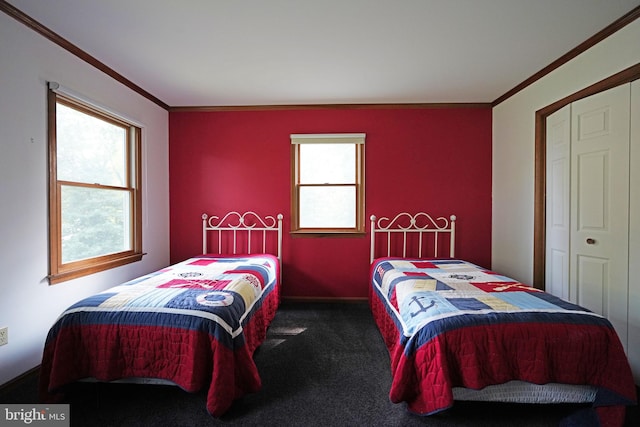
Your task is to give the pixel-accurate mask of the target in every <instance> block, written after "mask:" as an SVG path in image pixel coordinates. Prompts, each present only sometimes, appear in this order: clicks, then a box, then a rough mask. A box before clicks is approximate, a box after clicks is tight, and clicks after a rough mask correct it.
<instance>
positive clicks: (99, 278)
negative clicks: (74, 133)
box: [0, 13, 169, 385]
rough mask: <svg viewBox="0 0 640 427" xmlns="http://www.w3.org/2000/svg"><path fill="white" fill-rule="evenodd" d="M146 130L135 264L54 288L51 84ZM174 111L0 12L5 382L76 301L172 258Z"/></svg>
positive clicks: (35, 360) (0, 285)
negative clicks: (51, 268)
mask: <svg viewBox="0 0 640 427" xmlns="http://www.w3.org/2000/svg"><path fill="white" fill-rule="evenodd" d="M47 81H56V82H58V83H60V84H61V85H63V86H65V87H67V88H69V89H72V90H74V91H75V92H78V93H81V94H83V95H84V96H86V97H87V98H89V99H92V100H94V101H96V102H97V103H98V104H100V105H102V106H106V107H109V108H111V109H112V110H114V111H118V112H120V113H122V114H123V115H124V116H126V117H130V118H131V119H133V120H135V121H136V122H138V123H140V124H142V125H143V126H144V128H143V156H144V157H143V163H144V165H143V209H144V210H143V250H144V251H145V252H147V255H146V256H144V257H143V260H142V261H140V262H137V263H133V264H129V265H126V266H123V267H119V268H116V269H113V270H110V271H106V272H102V273H98V274H95V275H92V276H88V277H84V278H81V279H78V280H72V281H68V282H64V283H61V284H57V285H54V286H50V285H49V284H48V282H47V280H46V279H45V276H46V275H47V274H48V246H47V245H48V243H47V236H48V228H47V207H48V204H47V167H48V165H47V138H46V136H47V128H46V124H47V115H46V105H47V104H46V96H47V90H46V82H47ZM168 141H169V135H168V112H167V111H166V110H164V109H162V108H161V107H159V106H157V105H156V104H154V103H152V102H151V101H149V100H147V99H146V98H144V97H142V96H141V95H139V94H137V93H135V92H133V91H131V90H130V89H128V88H127V87H126V86H124V85H122V84H120V83H118V82H117V81H115V80H113V79H112V78H110V77H108V76H107V75H105V74H104V73H102V72H100V71H98V70H97V69H95V68H93V67H91V66H90V65H88V64H87V63H85V62H83V61H81V60H80V59H78V58H76V57H75V56H73V55H72V54H70V53H68V52H67V51H65V50H63V49H62V48H60V47H59V46H57V45H55V44H54V43H52V42H50V41H49V40H47V39H45V38H44V37H42V36H40V35H38V34H37V33H36V32H34V31H33V30H30V29H29V28H27V27H26V26H24V25H23V24H21V23H19V22H18V21H16V20H14V19H13V18H11V17H9V16H7V15H5V14H4V13H0V277H1V279H0V327H4V326H8V327H9V344H8V345H5V346H2V347H0V385H2V384H4V383H6V382H8V381H10V380H12V379H13V378H15V377H17V376H19V375H21V374H22V373H24V372H26V371H28V370H30V369H32V368H34V367H35V366H37V365H39V364H40V361H41V357H42V349H43V345H44V340H45V337H46V334H47V332H48V329H49V327H50V326H51V325H52V323H53V322H54V321H55V319H56V318H57V316H58V315H59V314H60V313H61V312H62V311H63V310H64V309H65V308H66V307H68V306H69V305H71V304H72V303H74V302H75V301H76V300H78V299H80V298H82V297H85V296H87V295H89V294H92V293H95V292H97V291H101V290H103V289H106V288H107V287H110V286H113V285H116V284H118V283H120V282H123V281H126V280H129V279H130V278H133V277H135V276H138V275H141V274H144V273H148V272H151V271H153V270H156V269H158V268H160V267H163V266H165V265H167V264H168V262H169V161H168V151H169V150H168Z"/></svg>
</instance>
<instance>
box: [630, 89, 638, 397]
mask: <svg viewBox="0 0 640 427" xmlns="http://www.w3.org/2000/svg"><path fill="white" fill-rule="evenodd" d="M629 157H630V160H631V165H632V166H631V168H630V169H631V170H630V173H631V180H630V182H631V191H630V199H629V201H630V205H631V206H630V207H629V219H630V227H629V228H630V233H629V331H628V335H629V345H628V351H627V356H628V358H629V363H630V364H631V369H632V370H633V375H634V379H635V382H636V384H640V80H636V81H635V82H633V83H632V84H631V153H630V156H629Z"/></svg>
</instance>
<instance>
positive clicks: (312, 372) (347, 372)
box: [0, 302, 640, 427]
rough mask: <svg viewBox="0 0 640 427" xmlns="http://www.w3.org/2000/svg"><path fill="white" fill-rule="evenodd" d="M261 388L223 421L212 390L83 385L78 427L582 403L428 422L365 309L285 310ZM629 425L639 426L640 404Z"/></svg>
mask: <svg viewBox="0 0 640 427" xmlns="http://www.w3.org/2000/svg"><path fill="white" fill-rule="evenodd" d="M255 361H256V364H257V365H258V369H259V371H260V375H261V378H262V383H263V386H262V389H261V390H260V391H259V392H258V393H254V394H251V395H248V396H245V397H243V398H242V399H240V400H238V401H236V403H235V404H234V405H233V407H232V408H231V410H230V411H229V412H227V413H226V414H225V415H224V416H223V417H221V418H219V419H215V418H212V417H211V416H210V415H209V414H208V413H207V411H206V408H205V402H206V391H204V390H203V391H201V392H199V393H195V394H191V393H186V392H184V391H182V390H180V389H179V388H177V387H171V386H151V385H125V384H76V385H74V386H73V388H72V392H71V393H70V394H69V402H70V403H71V424H72V426H94V427H99V426H119V427H120V426H209V425H228V426H236V425H237V426H240V425H241V426H423V425H426V426H442V427H453V426H505V427H507V426H508V427H513V426H515V425H517V426H518V427H529V426H557V425H558V424H559V422H560V421H561V420H562V419H563V418H565V417H566V416H567V415H568V414H570V413H572V412H574V411H576V410H577V409H579V407H576V406H571V405H546V406H533V405H512V404H488V403H468V402H458V403H456V404H455V405H454V407H453V408H451V409H449V410H448V411H445V412H443V413H440V414H437V415H434V416H431V417H420V416H416V415H412V414H410V413H409V412H407V410H406V408H405V406H404V405H403V404H393V403H391V402H390V401H389V398H388V394H389V388H390V384H391V374H390V367H389V355H388V353H387V350H386V348H385V346H384V343H383V342H382V338H381V336H380V334H379V332H378V330H377V328H376V326H375V323H374V322H373V318H372V316H371V313H370V311H369V307H368V305H367V304H366V303H364V302H363V303H292V302H289V303H287V302H285V303H283V304H282V305H281V307H280V309H279V310H278V313H277V314H276V318H275V320H274V322H273V323H272V325H271V327H270V328H269V333H268V337H267V340H266V341H265V343H264V344H263V345H262V346H261V347H260V348H259V349H258V351H257V352H256V354H255ZM36 385H37V379H36V378H33V377H32V378H27V379H25V380H24V381H21V382H20V384H16V385H14V386H12V387H9V388H7V390H4V392H2V393H0V402H2V403H36V402H37V400H36V399H37V397H36ZM626 425H628V426H636V425H640V416H639V414H638V407H633V408H632V409H631V410H628V413H627V423H626Z"/></svg>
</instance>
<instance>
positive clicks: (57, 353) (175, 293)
mask: <svg viewBox="0 0 640 427" xmlns="http://www.w3.org/2000/svg"><path fill="white" fill-rule="evenodd" d="M238 217H239V218H242V220H241V222H242V221H244V220H245V219H246V218H247V216H246V214H245V215H240V214H238ZM215 218H217V217H215ZM268 218H271V217H268ZM203 219H204V220H206V218H204V217H203ZM274 220H275V219H274ZM244 225H246V224H240V226H241V228H243V227H244ZM203 227H204V228H206V227H207V224H203ZM271 227H275V224H274V225H273V226H271ZM271 227H268V228H271ZM278 227H279V232H278V235H279V238H281V216H280V218H279V221H278ZM236 229H237V227H236ZM252 231H253V232H254V233H255V232H256V229H255V227H254V228H253V230H252ZM236 232H237V230H236ZM203 233H205V234H206V230H205V229H203ZM233 238H234V239H235V238H236V237H235V236H234V237H233ZM234 245H235V242H234ZM203 247H204V248H206V247H207V245H206V243H205V244H203ZM278 248H280V244H278ZM278 250H279V249H278ZM279 257H280V254H279V252H278V253H277V254H276V255H272V254H268V253H247V254H242V253H240V254H205V255H199V256H195V257H193V258H190V259H187V260H185V261H182V262H179V263H177V264H174V265H171V266H169V267H167V268H163V269H161V270H159V271H156V272H153V273H150V274H147V275H145V276H142V277H139V278H136V279H134V280H131V281H129V282H126V283H123V284H120V285H117V286H115V287H112V288H110V289H107V290H105V291H103V292H100V293H98V294H95V295H93V296H90V297H88V298H85V299H83V300H81V301H79V302H77V303H75V304H73V305H72V306H70V307H69V308H68V309H67V310H65V311H64V312H63V313H62V314H61V315H60V316H59V318H58V319H57V321H56V322H55V324H54V325H53V326H52V327H51V329H50V331H49V333H48V336H47V338H46V342H45V345H44V351H43V357H42V365H41V373H40V395H41V399H42V401H44V402H54V401H63V400H64V391H65V388H66V386H68V385H70V384H71V383H73V382H75V381H79V380H85V379H91V380H97V381H116V380H124V381H132V382H143V383H156V382H159V383H169V384H174V385H177V386H179V387H181V388H182V389H184V390H186V391H188V392H196V391H199V390H201V389H204V388H205V387H208V393H207V402H206V407H207V410H208V411H209V413H210V414H212V415H213V416H220V415H222V414H223V413H224V412H226V411H227V410H228V409H229V408H230V406H231V405H232V403H233V402H234V400H235V399H237V398H239V397H241V396H243V395H244V394H246V393H251V392H256V391H258V390H259V389H260V387H261V379H260V376H259V372H258V370H257V367H256V365H255V363H254V361H253V353H254V351H255V350H256V348H257V347H258V346H259V345H260V344H261V343H262V342H263V341H264V339H265V337H266V332H267V328H268V326H269V324H270V323H271V321H272V320H273V318H274V316H275V313H276V310H277V308H278V305H279V301H280V258H279Z"/></svg>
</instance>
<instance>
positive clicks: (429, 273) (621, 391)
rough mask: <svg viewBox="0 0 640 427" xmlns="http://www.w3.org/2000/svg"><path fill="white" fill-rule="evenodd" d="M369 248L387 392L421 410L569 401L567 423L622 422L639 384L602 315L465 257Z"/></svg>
mask: <svg viewBox="0 0 640 427" xmlns="http://www.w3.org/2000/svg"><path fill="white" fill-rule="evenodd" d="M385 219H386V218H385ZM373 220H374V217H372V221H373ZM453 220H455V218H453ZM446 224H447V227H448V226H449V222H448V221H446ZM414 226H415V218H414V221H413V223H412V225H411V227H414ZM373 227H374V228H372V233H375V232H378V231H379V230H380V225H379V224H375V225H373ZM411 227H410V226H405V227H404V229H405V231H406V229H408V228H411ZM376 228H377V230H376ZM422 228H423V229H424V228H428V227H426V226H422ZM436 228H437V227H436ZM442 228H443V229H444V227H442ZM374 230H375V231H374ZM383 231H384V230H383ZM423 231H424V230H423ZM441 231H442V230H441ZM385 233H386V232H385ZM403 233H404V232H402V233H401V234H403ZM388 236H389V235H388V234H387V237H388ZM373 244H374V237H372V245H373ZM451 246H452V247H453V245H451ZM373 254H374V252H373V251H372V263H371V270H370V282H371V283H370V288H369V289H370V295H369V300H370V305H371V309H372V313H373V317H374V319H375V321H376V323H377V325H378V327H379V329H380V332H381V335H382V337H383V339H384V341H385V344H386V346H387V348H388V350H389V355H390V359H391V371H392V385H391V390H390V394H389V396H390V399H391V401H392V402H394V403H400V402H406V404H407V407H408V409H409V410H410V411H411V412H414V413H416V414H420V415H431V414H436V413H438V412H441V411H443V410H446V409H447V408H449V407H451V406H452V405H453V404H454V401H455V400H485V401H501V402H518V403H545V404H549V403H566V402H575V403H582V405H580V406H578V407H579V410H578V409H577V410H576V413H575V415H572V417H571V419H569V420H568V422H569V423H571V422H573V423H574V424H575V425H580V424H583V423H592V425H612V426H620V425H623V423H624V418H625V407H626V405H633V404H635V403H636V389H635V385H634V382H633V376H632V374H631V369H630V367H629V363H628V360H627V358H626V355H625V353H624V350H623V347H622V344H621V342H620V340H619V338H618V336H617V334H616V332H615V330H614V328H613V326H612V325H611V323H610V322H609V321H608V320H607V319H606V318H604V317H602V316H600V315H598V314H596V313H593V312H590V311H588V310H586V309H584V308H582V307H580V306H577V305H575V304H572V303H570V302H567V301H564V300H562V299H560V298H557V297H555V296H553V295H551V294H548V293H545V292H543V291H541V290H539V289H536V288H533V287H529V286H527V285H525V284H522V283H520V282H518V281H516V280H513V279H511V278H509V277H506V276H504V275H501V274H498V273H496V272H493V271H490V270H487V269H484V268H482V267H480V266H477V265H475V264H473V263H470V262H467V261H465V260H461V259H456V258H454V257H446V258H442V257H433V258H430V257H428V256H418V257H408V256H406V255H404V254H403V256H400V257H398V256H381V257H378V258H374V257H373ZM450 255H451V254H450ZM576 423H577V424H576ZM587 425H589V424H587Z"/></svg>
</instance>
